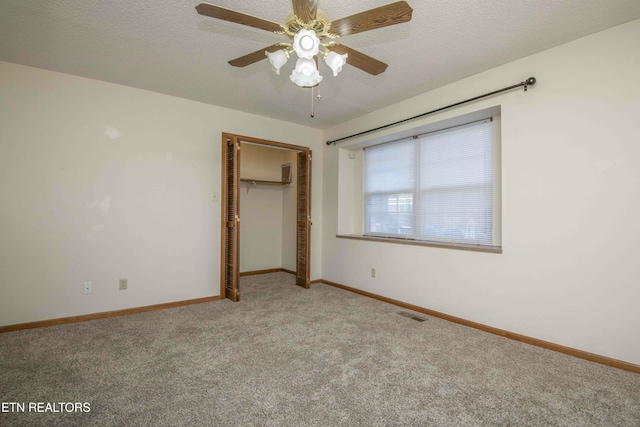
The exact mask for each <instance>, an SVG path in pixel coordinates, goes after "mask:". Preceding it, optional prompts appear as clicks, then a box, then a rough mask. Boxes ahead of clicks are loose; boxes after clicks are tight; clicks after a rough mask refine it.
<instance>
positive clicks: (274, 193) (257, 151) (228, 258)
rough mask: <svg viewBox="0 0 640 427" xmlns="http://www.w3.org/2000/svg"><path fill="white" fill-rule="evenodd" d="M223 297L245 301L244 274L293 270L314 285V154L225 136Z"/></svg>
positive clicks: (298, 277)
mask: <svg viewBox="0 0 640 427" xmlns="http://www.w3.org/2000/svg"><path fill="white" fill-rule="evenodd" d="M221 160H222V164H221V166H222V168H221V169H222V198H221V239H220V240H221V242H220V248H221V250H220V267H221V268H220V293H221V295H223V296H224V297H225V298H229V299H231V300H232V301H240V272H241V271H242V272H244V273H251V272H254V273H255V272H264V271H274V270H276V271H280V270H284V271H288V272H291V273H295V275H296V284H297V285H298V286H302V287H304V288H309V286H310V280H309V276H310V271H311V266H310V248H311V244H310V243H311V242H310V241H311V224H312V223H311V150H309V148H308V147H303V146H298V145H292V144H285V143H281V142H275V141H267V140H262V139H258V138H252V137H246V136H240V135H234V134H227V133H223V134H222V157H221Z"/></svg>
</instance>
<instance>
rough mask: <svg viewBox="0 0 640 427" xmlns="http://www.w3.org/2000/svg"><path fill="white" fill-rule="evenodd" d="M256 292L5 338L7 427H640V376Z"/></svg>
mask: <svg viewBox="0 0 640 427" xmlns="http://www.w3.org/2000/svg"><path fill="white" fill-rule="evenodd" d="M241 286H242V297H243V301H242V302H240V303H232V302H230V301H217V302H212V303H206V304H198V305H192V306H186V307H180V308H175V309H169V310H162V311H155V312H148V313H141V314H136V315H130V316H123V317H117V318H110V319H103V320H95V321H90V322H84V323H76V324H69V325H62V326H55V327H50V328H44V329H33V330H27V331H19V332H11V333H6V334H0V402H1V403H2V404H3V407H2V409H3V410H9V412H6V411H5V412H4V413H0V425H2V426H39V425H47V426H51V425H60V426H74V425H77V426H200V425H203V426H367V427H369V426H607V427H611V426H634V427H637V426H639V425H640V375H638V374H633V373H630V372H626V371H622V370H617V369H614V368H609V367H606V366H602V365H598V364H595V363H591V362H587V361H584V360H580V359H575V358H572V357H570V356H566V355H562V354H559V353H554V352H551V351H548V350H544V349H540V348H537V347H532V346H529V345H526V344H522V343H518V342H514V341H510V340H507V339H504V338H501V337H498V336H495V335H491V334H487V333H484V332H480V331H477V330H474V329H470V328H466V327H464V326H460V325H456V324H453V323H449V322H447V321H444V320H441V319H437V318H431V317H427V316H423V315H419V314H417V313H414V314H416V315H418V316H419V317H422V318H426V320H425V321H423V322H419V321H416V320H412V319H411V318H408V317H406V316H402V315H399V314H398V313H399V312H401V311H406V310H403V309H401V308H399V307H396V306H393V305H389V304H386V303H382V302H380V301H376V300H372V299H369V298H366V297H363V296H359V295H356V294H353V293H349V292H346V291H343V290H340V289H336V288H332V287H330V286H327V285H314V286H312V288H311V289H309V290H305V289H302V288H299V287H297V286H295V285H294V276H292V275H290V274H287V273H272V274H266V275H261V276H248V277H243V278H242V285H241ZM12 402H19V403H24V404H25V411H24V412H21V411H20V410H19V407H16V406H15V405H14V406H11V405H12ZM30 402H31V403H34V402H35V403H37V402H41V403H42V405H41V406H40V407H38V406H35V410H32V411H29V409H30V408H29V406H28V405H29V403H30ZM58 402H72V403H73V402H80V403H83V402H86V403H88V406H89V409H90V412H64V411H65V406H64V405H62V406H60V405H59V404H58V406H56V405H55V404H56V403H58ZM46 403H50V404H51V405H50V407H49V408H47V407H46ZM66 408H67V410H68V409H69V408H71V407H69V406H66ZM84 408H85V409H86V406H85V407H84ZM39 409H42V410H47V409H50V411H48V412H36V410H39ZM56 409H58V410H62V411H63V412H51V410H56Z"/></svg>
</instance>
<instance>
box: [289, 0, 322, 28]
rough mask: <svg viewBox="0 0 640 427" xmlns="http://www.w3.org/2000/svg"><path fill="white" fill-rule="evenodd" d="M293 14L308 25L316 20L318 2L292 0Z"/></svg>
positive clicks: (314, 0)
mask: <svg viewBox="0 0 640 427" xmlns="http://www.w3.org/2000/svg"><path fill="white" fill-rule="evenodd" d="M292 3H293V14H294V15H296V16H297V17H298V19H300V20H301V21H302V22H304V23H307V22H311V21H313V20H314V19H316V13H317V12H318V0H292Z"/></svg>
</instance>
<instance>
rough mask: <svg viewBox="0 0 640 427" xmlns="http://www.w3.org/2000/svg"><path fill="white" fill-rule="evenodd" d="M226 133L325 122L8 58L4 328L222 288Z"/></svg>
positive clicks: (316, 193) (309, 132)
mask: <svg viewBox="0 0 640 427" xmlns="http://www.w3.org/2000/svg"><path fill="white" fill-rule="evenodd" d="M222 132H230V133H235V134H240V135H247V136H252V137H257V138H264V139H270V140H275V141H281V142H284V143H290V144H297V145H305V146H309V147H311V149H312V150H316V151H318V152H319V151H320V149H321V147H322V145H323V142H322V139H321V136H322V135H321V132H320V131H318V130H315V129H311V128H307V127H303V126H298V125H294V124H291V123H286V122H281V121H277V120H272V119H267V118H264V117H259V116H255V115H250V114H245V113H241V112H238V111H233V110H229V109H225V108H220V107H215V106H211V105H206V104H201V103H197V102H193V101H188V100H185V99H181V98H175V97H170V96H165V95H160V94H157V93H152V92H147V91H142V90H138V89H133V88H129V87H124V86H119V85H115V84H110V83H105V82H100V81H96V80H90V79H84V78H80V77H75V76H71V75H66V74H60V73H55V72H50V71H45V70H41V69H36V68H31V67H25V66H20V65H15V64H10V63H5V62H0V153H1V155H0V218H1V220H0V236H1V238H0V289H1V294H2V297H1V298H0V325H9V324H16V323H23V322H30V321H37V320H45V319H52V318H59V317H65V316H74V315H81V314H87V313H96V312H103V311H109V310H117V309H123V308H129V307H137V306H145V305H151V304H158V303H164V302H172V301H181V300H187V299H192V298H199V297H206V296H214V295H219V292H220V284H219V280H220V279H219V269H220V204H219V203H217V202H213V201H212V199H213V195H214V193H215V192H219V191H220V179H221V176H220V175H221V170H220V152H221V148H220V141H221V134H222ZM321 169H322V162H321V160H320V159H319V160H318V161H316V162H315V164H314V168H313V174H314V177H315V178H316V179H315V180H314V186H313V189H312V192H313V198H314V203H313V206H312V212H313V213H314V216H315V221H314V229H313V232H312V242H311V243H312V251H311V256H312V263H311V266H312V267H311V278H312V279H318V278H320V277H321V275H320V271H321V270H320V254H321V250H320V248H321V238H320V237H321V234H320V232H321V228H322V221H321V218H320V210H321V209H320V207H321V203H322V179H321ZM122 277H126V278H128V279H129V289H128V290H127V291H119V290H118V279H119V278H122ZM85 281H91V282H93V294H92V295H84V294H83V292H82V285H83V282H85Z"/></svg>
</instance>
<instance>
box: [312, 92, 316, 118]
mask: <svg viewBox="0 0 640 427" xmlns="http://www.w3.org/2000/svg"><path fill="white" fill-rule="evenodd" d="M314 116H315V113H314V112H313V86H312V87H311V118H313V117H314Z"/></svg>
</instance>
